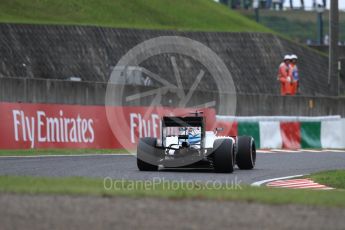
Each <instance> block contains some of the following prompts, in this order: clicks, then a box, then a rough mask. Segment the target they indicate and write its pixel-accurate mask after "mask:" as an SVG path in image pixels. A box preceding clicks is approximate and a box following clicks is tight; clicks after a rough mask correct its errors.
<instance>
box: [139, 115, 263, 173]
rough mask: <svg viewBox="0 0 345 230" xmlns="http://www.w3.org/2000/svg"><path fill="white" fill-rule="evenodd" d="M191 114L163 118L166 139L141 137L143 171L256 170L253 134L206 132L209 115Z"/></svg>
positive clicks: (140, 167)
mask: <svg viewBox="0 0 345 230" xmlns="http://www.w3.org/2000/svg"><path fill="white" fill-rule="evenodd" d="M193 114H194V116H187V117H163V119H162V138H161V140H157V138H150V137H146V138H141V139H140V140H139V145H138V148H137V165H138V168H139V170H140V171H157V170H158V168H159V167H162V168H205V167H207V168H212V169H214V170H215V172H219V173H232V172H233V171H234V167H235V164H236V165H237V166H238V168H239V169H253V168H254V166H255V161H256V149H255V141H254V139H253V137H249V136H228V137H217V136H216V134H217V132H219V131H221V130H222V129H221V128H217V129H216V130H215V131H205V117H203V116H200V113H199V112H196V113H193Z"/></svg>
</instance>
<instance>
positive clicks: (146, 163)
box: [137, 137, 158, 171]
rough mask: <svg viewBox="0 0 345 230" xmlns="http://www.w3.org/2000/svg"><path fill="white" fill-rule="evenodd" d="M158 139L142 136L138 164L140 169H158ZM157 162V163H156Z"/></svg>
mask: <svg viewBox="0 0 345 230" xmlns="http://www.w3.org/2000/svg"><path fill="white" fill-rule="evenodd" d="M156 144H157V139H156V138H151V137H145V138H141V139H140V140H139V144H138V148H137V166H138V169H139V170H140V171H157V170H158V161H157V154H156V152H157V150H156ZM155 162H157V165H155V164H154V163H155Z"/></svg>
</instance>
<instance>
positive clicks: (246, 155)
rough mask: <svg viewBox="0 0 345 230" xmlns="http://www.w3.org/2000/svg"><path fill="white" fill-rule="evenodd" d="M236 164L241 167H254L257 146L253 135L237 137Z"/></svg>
mask: <svg viewBox="0 0 345 230" xmlns="http://www.w3.org/2000/svg"><path fill="white" fill-rule="evenodd" d="M236 152H237V153H236V164H237V166H238V168H239V169H253V168H254V166H255V161H256V148H255V141H254V138H253V137H249V136H239V137H237V148H236Z"/></svg>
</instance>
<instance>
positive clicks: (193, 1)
mask: <svg viewBox="0 0 345 230" xmlns="http://www.w3.org/2000/svg"><path fill="white" fill-rule="evenodd" d="M0 22H9V23H30V24H59V25H71V24H73V25H95V26H105V27H116V28H142V29H173V30H191V31H232V32H244V31H247V32H272V31H271V30H270V29H268V28H266V27H265V26H263V25H260V24H258V23H256V22H255V21H253V20H250V19H248V18H247V17H245V16H243V15H241V14H240V13H238V12H235V11H232V10H229V9H228V8H227V7H225V6H224V5H222V4H218V3H216V2H214V1H213V0H174V1H162V0H102V1H99V0H68V1H56V0H1V1H0Z"/></svg>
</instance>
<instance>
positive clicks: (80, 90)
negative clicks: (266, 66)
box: [0, 78, 345, 117]
mask: <svg viewBox="0 0 345 230" xmlns="http://www.w3.org/2000/svg"><path fill="white" fill-rule="evenodd" d="M148 89H151V88H148V87H141V86H126V91H127V94H131V93H139V92H144V91H146V90H148ZM105 91H106V84H105V83H96V82H81V83H80V82H70V81H61V80H45V79H20V78H0V101H7V102H29V103H52V104H54V103H57V104H85V105H104V103H105ZM219 97H229V98H233V95H218V93H217V92H212V91H208V92H207V91H202V92H200V91H197V92H195V98H197V100H198V101H202V100H213V99H214V100H216V101H217V98H219ZM236 97H237V110H236V111H237V112H236V115H238V116H260V115H262V116H273V115H291V116H327V115H341V116H342V117H345V97H339V98H336V97H322V96H320V97H310V96H294V97H281V96H277V95H262V94H247V95H245V94H241V93H238V94H237V95H236ZM194 100H196V99H194ZM165 101H166V100H165ZM137 103H139V104H140V105H149V104H150V103H151V100H149V99H143V100H141V101H139V102H137ZM163 103H164V99H163ZM192 103H194V104H195V103H197V101H194V102H192ZM127 104H128V105H136V104H130V103H127ZM166 105H169V104H166ZM216 109H217V111H218V113H219V114H224V115H228V113H227V111H229V110H231V109H232V108H229V105H228V104H222V105H220V104H217V106H216Z"/></svg>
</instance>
